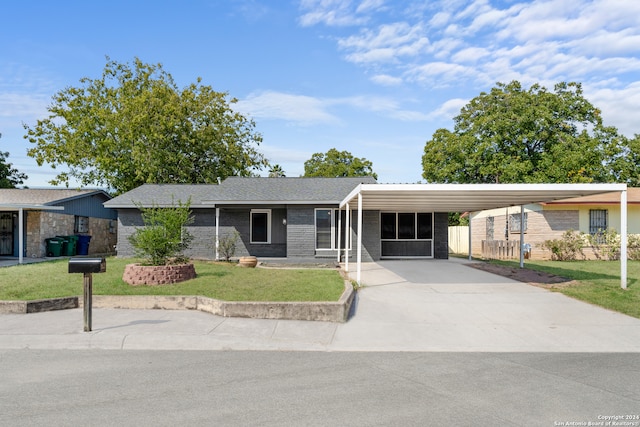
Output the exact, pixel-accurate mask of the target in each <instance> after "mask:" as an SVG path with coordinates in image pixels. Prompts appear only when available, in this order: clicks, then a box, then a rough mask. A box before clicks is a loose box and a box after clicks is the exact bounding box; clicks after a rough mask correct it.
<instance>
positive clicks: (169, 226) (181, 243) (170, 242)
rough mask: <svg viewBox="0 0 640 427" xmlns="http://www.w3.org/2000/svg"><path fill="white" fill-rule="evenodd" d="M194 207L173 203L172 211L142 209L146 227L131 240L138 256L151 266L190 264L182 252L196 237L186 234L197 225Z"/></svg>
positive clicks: (132, 236)
mask: <svg viewBox="0 0 640 427" xmlns="http://www.w3.org/2000/svg"><path fill="white" fill-rule="evenodd" d="M190 205H191V201H190V200H189V201H187V203H185V204H183V203H182V202H178V204H177V205H176V204H175V203H172V205H171V206H170V207H158V206H153V207H151V208H143V207H142V206H138V209H140V211H141V212H142V220H143V221H144V225H145V226H144V228H138V229H136V231H135V233H133V234H132V235H131V236H129V242H131V244H132V245H133V248H134V250H135V253H136V255H137V256H140V257H142V258H144V259H145V262H146V263H148V264H149V265H167V264H170V263H177V264H180V263H184V262H186V261H187V258H186V257H185V256H184V255H183V254H182V252H183V251H184V250H185V249H187V248H188V247H189V243H191V241H192V240H193V236H192V235H191V234H190V233H189V232H187V231H186V230H185V227H186V226H187V225H188V224H190V223H192V222H193V217H192V216H191V210H190V209H189V207H190Z"/></svg>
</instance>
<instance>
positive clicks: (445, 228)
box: [433, 212, 449, 259]
mask: <svg viewBox="0 0 640 427" xmlns="http://www.w3.org/2000/svg"><path fill="white" fill-rule="evenodd" d="M433 257H434V258H436V259H448V258H449V214H448V213H446V212H436V213H434V214H433Z"/></svg>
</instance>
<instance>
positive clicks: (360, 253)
mask: <svg viewBox="0 0 640 427" xmlns="http://www.w3.org/2000/svg"><path fill="white" fill-rule="evenodd" d="M356 263H357V265H358V272H357V273H356V282H357V283H358V286H360V271H361V270H362V193H358V254H357V256H356Z"/></svg>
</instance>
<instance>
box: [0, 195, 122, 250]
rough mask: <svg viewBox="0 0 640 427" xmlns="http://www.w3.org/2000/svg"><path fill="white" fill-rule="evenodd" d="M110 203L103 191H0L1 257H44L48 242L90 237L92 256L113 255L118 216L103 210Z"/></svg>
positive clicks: (114, 212)
mask: <svg viewBox="0 0 640 427" xmlns="http://www.w3.org/2000/svg"><path fill="white" fill-rule="evenodd" d="M109 199H111V197H110V196H109V195H108V194H107V193H106V192H104V191H102V190H70V189H0V256H8V257H20V256H22V257H29V258H41V257H45V256H46V255H47V245H46V242H47V239H49V238H53V237H56V236H70V235H82V236H90V241H89V248H88V251H89V254H105V253H112V252H113V250H114V247H115V244H116V237H117V230H116V228H117V213H116V211H114V210H112V209H109V208H105V207H104V206H103V203H104V202H106V201H107V200H109ZM21 230H22V236H20V231H21ZM87 239H89V237H87ZM20 242H22V248H21V247H20ZM21 251H22V253H20V252H21Z"/></svg>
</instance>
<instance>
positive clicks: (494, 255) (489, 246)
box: [482, 240, 520, 259]
mask: <svg viewBox="0 0 640 427" xmlns="http://www.w3.org/2000/svg"><path fill="white" fill-rule="evenodd" d="M482 257H483V258H485V259H515V258H520V240H483V241H482Z"/></svg>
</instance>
